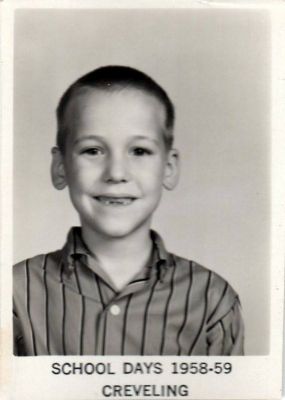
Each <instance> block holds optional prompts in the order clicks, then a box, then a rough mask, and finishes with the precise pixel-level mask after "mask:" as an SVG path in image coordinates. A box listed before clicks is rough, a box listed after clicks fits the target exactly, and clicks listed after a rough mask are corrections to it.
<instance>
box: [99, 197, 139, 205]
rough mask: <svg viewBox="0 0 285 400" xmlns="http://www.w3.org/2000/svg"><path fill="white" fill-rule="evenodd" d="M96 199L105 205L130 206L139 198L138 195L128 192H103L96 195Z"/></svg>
mask: <svg viewBox="0 0 285 400" xmlns="http://www.w3.org/2000/svg"><path fill="white" fill-rule="evenodd" d="M94 199H95V200H96V201H98V202H99V203H100V204H103V205H105V206H128V205H130V204H132V203H133V202H134V201H135V200H137V197H134V196H131V195H128V194H120V195H119V194H114V195H111V194H108V195H107V194H102V195H99V196H94Z"/></svg>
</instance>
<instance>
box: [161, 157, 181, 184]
mask: <svg viewBox="0 0 285 400" xmlns="http://www.w3.org/2000/svg"><path fill="white" fill-rule="evenodd" d="M179 172H180V168H179V153H178V150H175V149H171V150H170V151H169V152H168V155H167V162H166V166H165V174H164V179H163V186H164V188H165V189H167V190H173V189H174V188H175V186H176V185H177V183H178V180H179Z"/></svg>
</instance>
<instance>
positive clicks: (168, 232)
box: [14, 9, 271, 355]
mask: <svg viewBox="0 0 285 400" xmlns="http://www.w3.org/2000/svg"><path fill="white" fill-rule="evenodd" d="M15 21H16V22H15V57H14V60H15V79H14V94H15V96H14V259H15V262H16V261H20V260H22V259H24V258H27V257H30V256H32V255H36V254H39V253H42V252H47V251H51V250H55V249H58V248H61V247H62V245H63V244H64V241H65V237H66V234H67V231H68V229H69V227H70V226H71V225H74V224H78V218H77V216H76V214H75V212H74V210H73V209H72V206H71V204H70V201H69V199H68V194H67V191H64V192H57V191H56V190H55V189H53V187H52V185H51V181H50V175H49V169H50V148H51V147H52V146H53V145H54V143H55V133H56V124H55V114H54V111H55V108H56V105H57V102H58V100H59V97H60V96H61V94H62V93H63V91H64V90H65V89H66V88H67V86H68V85H69V84H71V83H72V82H73V81H74V80H75V79H77V78H78V77H79V76H80V75H82V74H84V73H86V72H88V71H90V70H92V69H94V68H97V67H99V66H102V65H108V64H123V65H129V66H132V67H135V68H138V69H140V70H142V71H144V72H146V73H147V74H149V75H150V76H152V77H153V78H154V79H155V80H157V81H158V83H160V84H161V85H162V86H163V87H164V88H165V89H166V90H167V92H168V93H169V95H170V97H171V98H172V100H173V102H174V103H175V105H176V111H177V123H176V129H175V135H176V139H175V147H176V148H178V149H179V150H180V152H181V161H182V171H181V179H180V183H179V185H178V187H177V189H176V190H175V191H174V192H171V193H165V195H164V198H163V201H162V204H161V205H160V208H159V209H158V211H157V213H156V215H155V218H154V222H153V226H154V228H155V229H156V230H157V231H159V232H160V234H161V235H162V236H163V238H164V240H165V242H166V244H167V247H168V249H169V250H171V251H174V252H175V253H177V254H179V255H182V256H185V257H187V258H190V259H193V260H196V261H197V262H199V263H201V264H203V265H205V266H206V267H208V268H211V269H213V270H214V271H216V272H218V273H219V274H221V275H222V276H223V277H224V278H225V279H227V280H228V281H229V282H230V283H231V285H232V286H233V287H234V288H235V289H236V291H237V292H238V293H239V295H240V298H241V302H242V307H243V314H244V319H245V325H246V354H248V355H258V354H267V353H268V351H269V347H268V346H269V334H270V332H269V318H270V315H269V308H270V293H269V280H270V179H269V178H270V141H271V138H270V23H269V18H268V15H267V12H266V11H258V10H199V9H186V10H183V9H181V10H178V9H168V10H151V9H141V10H130V9H125V10H115V9H109V10H99V9H98V10H96V9H93V10H71V9H70V10H68V9H67V10H59V9H58V10H56V9H51V10H40V9H38V10H36V9H29V10H18V11H17V12H16V19H15Z"/></svg>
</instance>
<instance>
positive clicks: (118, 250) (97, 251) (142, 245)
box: [82, 226, 152, 267]
mask: <svg viewBox="0 0 285 400" xmlns="http://www.w3.org/2000/svg"><path fill="white" fill-rule="evenodd" d="M82 236H83V239H84V242H85V243H86V245H87V247H88V248H89V250H90V251H91V252H92V253H93V254H94V255H95V256H96V259H97V260H98V261H99V262H100V264H102V267H104V263H108V264H110V263H112V262H114V263H116V264H117V265H118V262H124V263H125V264H129V263H134V262H136V263H137V262H138V260H140V261H142V260H144V261H145V263H144V264H146V262H147V261H148V258H149V257H150V253H151V249H152V242H151V238H150V232H149V229H143V230H138V231H136V232H133V233H132V234H131V235H128V236H124V237H114V238H112V237H111V238H110V237H106V236H105V235H102V234H101V233H98V232H94V231H93V230H91V229H90V228H89V227H88V226H82ZM128 261H129V262H128ZM140 264H141V263H140Z"/></svg>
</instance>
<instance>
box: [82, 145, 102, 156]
mask: <svg viewBox="0 0 285 400" xmlns="http://www.w3.org/2000/svg"><path fill="white" fill-rule="evenodd" d="M80 153H81V154H86V155H88V156H99V155H101V154H103V153H104V151H103V149H101V148H99V147H88V148H87V149H83V150H81V152H80Z"/></svg>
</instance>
